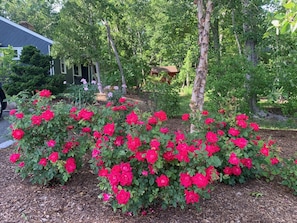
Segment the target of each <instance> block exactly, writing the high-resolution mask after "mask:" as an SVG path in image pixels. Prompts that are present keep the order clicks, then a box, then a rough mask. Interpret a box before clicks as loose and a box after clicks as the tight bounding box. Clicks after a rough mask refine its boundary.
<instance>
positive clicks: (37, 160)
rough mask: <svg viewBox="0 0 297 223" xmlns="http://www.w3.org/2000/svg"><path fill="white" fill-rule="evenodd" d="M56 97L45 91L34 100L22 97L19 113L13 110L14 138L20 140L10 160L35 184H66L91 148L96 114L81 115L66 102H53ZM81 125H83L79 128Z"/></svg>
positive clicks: (85, 111)
mask: <svg viewBox="0 0 297 223" xmlns="http://www.w3.org/2000/svg"><path fill="white" fill-rule="evenodd" d="M52 99H53V96H52V95H51V92H50V91H48V90H42V91H40V92H38V93H37V94H36V95H35V96H33V97H32V98H30V99H24V98H21V100H20V102H19V103H18V110H11V111H10V121H11V123H12V126H11V135H12V137H13V139H15V140H16V141H17V144H16V152H15V153H14V154H12V155H11V157H10V161H11V162H13V163H15V164H17V168H16V170H17V172H19V173H20V176H21V177H22V178H26V177H29V178H30V180H31V181H32V182H33V183H38V184H48V183H49V182H50V181H53V180H58V181H59V182H61V183H65V182H66V181H67V180H68V179H69V178H70V176H71V174H72V173H73V172H75V170H76V169H77V168H80V167H81V166H82V158H83V156H84V155H85V153H86V149H87V148H88V143H87V142H88V141H90V140H88V138H89V137H90V134H89V132H88V130H87V128H83V125H84V124H85V123H88V122H89V123H90V122H91V119H92V116H93V114H94V113H93V112H92V111H88V110H87V109H84V110H81V111H79V112H78V116H75V117H74V111H76V110H77V109H76V108H72V107H71V105H67V104H65V103H59V102H58V103H54V104H53V103H52ZM78 122H81V123H80V124H79V125H78Z"/></svg>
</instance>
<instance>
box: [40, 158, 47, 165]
mask: <svg viewBox="0 0 297 223" xmlns="http://www.w3.org/2000/svg"><path fill="white" fill-rule="evenodd" d="M38 164H39V165H41V166H46V164H47V159H46V158H41V159H40V160H39V162H38Z"/></svg>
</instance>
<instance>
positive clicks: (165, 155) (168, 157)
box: [163, 151, 175, 162]
mask: <svg viewBox="0 0 297 223" xmlns="http://www.w3.org/2000/svg"><path fill="white" fill-rule="evenodd" d="M163 158H164V160H166V161H167V162H170V161H173V160H174V159H175V155H174V154H173V151H167V152H165V153H163Z"/></svg>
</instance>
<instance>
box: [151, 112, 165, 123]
mask: <svg viewBox="0 0 297 223" xmlns="http://www.w3.org/2000/svg"><path fill="white" fill-rule="evenodd" d="M154 116H155V117H156V118H158V119H159V120H160V121H161V122H164V121H166V120H167V115H166V113H165V112H164V111H162V110H161V111H158V112H155V113H154Z"/></svg>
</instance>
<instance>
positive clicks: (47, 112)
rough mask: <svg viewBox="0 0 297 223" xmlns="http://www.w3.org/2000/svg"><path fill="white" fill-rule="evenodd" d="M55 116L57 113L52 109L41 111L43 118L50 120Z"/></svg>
mask: <svg viewBox="0 0 297 223" xmlns="http://www.w3.org/2000/svg"><path fill="white" fill-rule="evenodd" d="M54 117H55V113H54V112H52V111H51V110H49V109H47V110H45V111H44V112H42V113H41V118H42V119H44V120H45V121H47V122H48V121H50V120H52V119H53V118H54Z"/></svg>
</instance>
